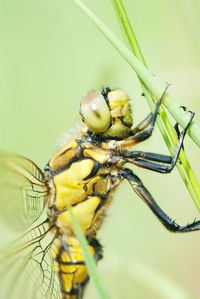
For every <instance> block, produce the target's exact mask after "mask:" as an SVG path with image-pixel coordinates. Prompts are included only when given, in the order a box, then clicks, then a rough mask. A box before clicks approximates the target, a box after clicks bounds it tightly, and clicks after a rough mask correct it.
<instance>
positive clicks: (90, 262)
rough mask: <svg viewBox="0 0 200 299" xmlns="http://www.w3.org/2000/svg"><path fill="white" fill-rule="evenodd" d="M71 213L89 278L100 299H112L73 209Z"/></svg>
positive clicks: (70, 210)
mask: <svg viewBox="0 0 200 299" xmlns="http://www.w3.org/2000/svg"><path fill="white" fill-rule="evenodd" d="M69 213H70V217H71V221H72V225H73V229H74V232H75V234H76V237H77V239H78V241H79V243H80V245H81V249H82V251H83V255H84V258H85V263H86V266H87V269H88V272H89V276H90V278H91V280H92V282H93V283H94V286H95V287H96V290H97V293H98V295H99V298H100V299H110V296H109V295H108V293H107V291H106V289H105V287H104V285H103V282H102V280H101V278H100V275H99V273H98V270H97V267H96V263H95V260H94V258H93V256H92V255H91V253H90V252H89V250H88V243H87V240H86V238H85V236H84V234H83V232H82V231H81V227H80V224H79V222H78V220H77V218H76V217H75V216H74V214H73V212H72V209H71V208H70V209H69Z"/></svg>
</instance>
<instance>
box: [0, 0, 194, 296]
mask: <svg viewBox="0 0 200 299" xmlns="http://www.w3.org/2000/svg"><path fill="white" fill-rule="evenodd" d="M84 3H85V4H86V5H88V7H89V8H91V9H92V10H93V11H94V12H95V13H96V14H97V16H99V17H100V18H101V19H102V20H103V21H104V22H105V23H106V24H107V25H108V26H109V27H110V28H111V29H112V30H113V31H114V32H115V33H116V34H117V35H118V36H119V37H121V39H123V38H124V35H123V31H122V28H121V27H120V25H119V23H118V20H117V17H116V14H115V11H114V6H113V4H112V1H107V0H101V1H94V0H85V1H84ZM124 4H125V7H126V9H127V12H128V15H129V17H130V20H131V21H132V24H133V26H134V28H135V31H136V35H137V37H138V40H139V43H140V45H141V48H142V51H143V54H144V56H145V58H146V60H147V63H148V65H149V66H150V68H151V70H152V72H153V73H154V74H155V75H156V76H157V77H158V78H160V79H161V80H162V81H163V82H168V83H171V84H172V86H171V87H170V90H169V91H170V93H171V95H172V98H174V99H175V100H176V101H177V103H179V104H180V105H185V106H187V107H188V109H190V110H192V111H195V112H196V118H195V120H196V121H197V122H199V118H200V103H199V101H200V83H199V81H200V55H199V53H200V25H199V11H200V1H199V0H189V1H188V0H154V1H149V0H141V1H136V0H127V1H124ZM0 38H1V47H0V70H1V71H0V148H3V149H6V150H9V151H12V152H16V153H19V154H22V155H25V156H27V157H29V158H31V159H32V160H33V161H35V162H36V163H37V164H38V165H40V167H43V166H44V165H45V163H46V162H47V160H48V159H49V157H51V155H52V154H53V153H54V151H55V149H56V147H57V144H58V143H59V136H60V134H61V133H64V132H67V131H69V130H70V129H71V128H73V126H74V125H75V124H76V123H77V122H78V121H79V113H78V111H79V103H80V99H81V96H82V95H84V94H86V93H87V92H88V91H90V90H95V89H99V88H101V87H102V86H110V87H111V88H121V89H123V90H125V91H126V92H127V93H128V95H129V96H130V98H131V100H132V106H133V115H134V120H135V123H137V122H138V121H140V120H142V119H143V118H144V117H145V116H146V115H147V113H149V108H148V105H147V104H146V102H145V99H144V98H143V97H142V96H141V89H140V87H139V84H138V81H137V78H136V76H135V74H134V73H133V71H132V70H131V69H130V67H129V66H128V65H127V63H126V62H125V61H124V60H123V59H122V58H121V57H120V55H119V54H118V53H117V52H116V51H115V50H114V49H113V48H112V46H111V45H110V44H109V43H108V41H107V40H105V38H104V37H103V36H102V34H101V33H100V32H99V31H98V30H97V29H96V28H95V27H94V25H93V24H92V23H91V22H90V21H89V20H88V19H87V18H86V17H85V16H84V15H83V14H82V13H81V12H80V11H79V10H78V9H77V7H75V5H74V4H73V3H72V1H70V0H65V1H63V0H58V1H52V0H48V1H47V0H40V1H37V0H1V1H0ZM136 148H137V149H141V150H144V151H145V150H146V151H154V152H159V153H167V149H166V147H165V145H164V143H163V141H162V138H161V136H160V133H159V131H158V129H157V128H156V129H155V132H154V134H153V137H152V138H151V139H150V140H148V141H146V142H145V143H144V144H141V145H138V146H137V147H136ZM185 150H186V153H187V154H188V156H189V159H190V161H191V163H192V166H193V168H194V170H195V171H196V173H197V175H198V176H199V166H200V163H199V152H198V148H197V146H196V145H194V144H193V143H192V142H191V141H190V140H189V138H187V140H186V142H185ZM135 172H136V173H137V174H138V175H139V176H140V177H141V178H142V180H143V182H144V183H145V185H146V186H147V187H148V188H149V190H150V191H151V193H152V194H153V195H154V197H155V198H156V199H157V201H158V202H159V203H160V205H161V206H162V207H163V208H164V209H165V210H166V211H167V212H168V214H169V215H170V216H171V217H173V218H175V219H176V220H177V221H178V222H179V223H181V224H184V223H187V222H188V221H192V220H193V218H194V217H195V216H196V217H199V215H198V212H197V211H196V209H195V207H194V205H193V203H192V202H191V198H190V196H189V195H188V193H187V190H186V188H185V186H184V185H183V182H182V180H181V179H180V176H179V174H178V172H177V170H174V171H173V172H172V173H171V174H169V175H160V174H156V173H151V172H149V171H145V170H141V169H135ZM98 238H99V240H100V241H101V243H102V244H103V247H104V260H103V261H102V262H101V263H100V264H99V269H100V271H101V274H102V277H103V278H104V280H105V281H106V285H107V286H108V290H109V292H110V294H111V297H112V298H116V299H117V298H122V297H123V298H137V299H138V298H139V299H140V298H141V299H143V298H148V299H151V298H154V299H156V298H159V299H162V298H170V299H174V298H180V299H181V298H186V297H184V295H183V296H182V297H181V296H179V297H178V295H177V294H175V293H174V294H173V296H170V295H169V294H168V293H167V292H170V288H171V283H172V282H173V283H175V284H177V286H181V287H182V288H183V289H185V290H186V293H187V291H188V293H190V294H192V296H193V297H192V296H191V297H190V298H200V258H199V256H200V255H199V252H200V234H199V233H198V232H197V233H191V234H184V235H175V234H171V233H169V232H168V231H166V229H164V228H163V227H162V225H161V224H160V223H159V222H158V220H157V219H156V218H155V217H154V216H153V215H152V213H151V212H150V211H149V210H148V208H147V207H146V206H145V205H144V204H143V203H142V202H141V201H140V200H139V199H138V198H137V196H136V195H135V194H134V193H133V192H132V190H131V188H130V186H129V185H128V183H124V184H123V186H121V187H120V188H119V190H118V192H117V194H116V196H115V200H114V201H113V204H112V206H111V207H110V209H109V211H108V217H107V219H106V220H105V223H104V225H103V228H102V229H101V231H100V232H99V234H98ZM143 268H144V271H141V269H143ZM149 269H152V271H155V272H156V273H158V277H159V278H160V279H162V277H161V275H164V277H165V276H166V277H168V278H169V279H170V281H172V282H168V280H166V279H164V281H165V283H164V284H166V286H164V287H163V288H165V287H166V292H162V291H161V290H160V288H159V283H160V282H159V279H158V280H157V279H153V273H152V274H151V272H150V274H148V271H149ZM150 271H151V270H150ZM140 272H142V274H141V273H140ZM159 273H160V274H159ZM156 275H157V274H156ZM151 278H152V281H151ZM157 281H158V282H157ZM163 288H162V289H163ZM86 298H88V299H89V298H97V296H96V293H95V292H94V290H92V288H90V289H89V290H88V293H87V295H86ZM187 298H189V297H187Z"/></svg>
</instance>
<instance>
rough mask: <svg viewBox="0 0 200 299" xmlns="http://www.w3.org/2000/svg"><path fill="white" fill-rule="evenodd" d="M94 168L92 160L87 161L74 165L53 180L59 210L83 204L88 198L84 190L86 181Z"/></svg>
mask: <svg viewBox="0 0 200 299" xmlns="http://www.w3.org/2000/svg"><path fill="white" fill-rule="evenodd" d="M93 166H94V163H93V161H92V160H90V159H85V160H82V161H79V162H75V163H73V164H72V165H71V166H70V168H69V169H67V170H65V171H63V172H62V173H60V174H58V175H56V176H55V177H54V178H53V180H54V184H55V187H56V208H57V209H58V210H62V209H64V208H66V207H69V206H70V205H73V204H75V203H78V202H81V201H82V200H83V199H84V198H85V197H86V196H87V194H86V192H85V190H84V179H85V178H86V177H87V176H88V175H89V174H90V173H91V171H92V168H93Z"/></svg>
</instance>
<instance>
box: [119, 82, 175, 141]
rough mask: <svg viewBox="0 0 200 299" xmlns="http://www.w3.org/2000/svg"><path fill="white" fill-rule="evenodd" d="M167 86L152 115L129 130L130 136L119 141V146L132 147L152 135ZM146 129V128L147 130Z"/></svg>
mask: <svg viewBox="0 0 200 299" xmlns="http://www.w3.org/2000/svg"><path fill="white" fill-rule="evenodd" d="M168 87H169V85H167V87H166V88H165V90H164V92H163V94H162V96H161V98H160V100H159V101H158V102H157V104H156V108H155V111H154V113H151V114H149V115H148V116H147V117H146V118H145V119H144V120H143V121H142V122H141V123H139V125H138V126H137V127H135V128H133V130H131V135H132V136H130V137H129V138H127V139H125V140H123V141H119V145H120V146H123V147H128V146H133V145H135V144H137V143H140V142H142V141H144V140H146V139H147V138H149V137H150V136H151V135H152V132H153V129H154V127H155V122H156V118H157V116H158V113H159V109H160V105H161V103H162V100H163V99H164V97H165V95H166V92H167V89H168ZM147 127H148V128H147Z"/></svg>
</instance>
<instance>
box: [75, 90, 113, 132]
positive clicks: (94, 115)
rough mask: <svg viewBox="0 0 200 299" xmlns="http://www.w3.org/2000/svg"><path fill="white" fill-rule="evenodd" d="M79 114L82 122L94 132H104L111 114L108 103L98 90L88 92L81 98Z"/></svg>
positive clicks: (108, 124)
mask: <svg viewBox="0 0 200 299" xmlns="http://www.w3.org/2000/svg"><path fill="white" fill-rule="evenodd" d="M80 114H81V116H82V119H83V121H84V123H85V124H86V125H87V126H88V127H89V128H90V129H91V130H92V131H93V132H94V133H103V132H106V131H107V129H108V128H109V126H110V122H111V115H110V110H109V108H108V105H107V104H106V101H105V99H104V97H103V96H102V94H101V93H100V92H98V91H97V92H92V93H89V94H88V95H87V96H85V97H84V98H83V99H82V102H81V109H80Z"/></svg>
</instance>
